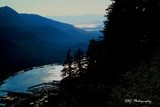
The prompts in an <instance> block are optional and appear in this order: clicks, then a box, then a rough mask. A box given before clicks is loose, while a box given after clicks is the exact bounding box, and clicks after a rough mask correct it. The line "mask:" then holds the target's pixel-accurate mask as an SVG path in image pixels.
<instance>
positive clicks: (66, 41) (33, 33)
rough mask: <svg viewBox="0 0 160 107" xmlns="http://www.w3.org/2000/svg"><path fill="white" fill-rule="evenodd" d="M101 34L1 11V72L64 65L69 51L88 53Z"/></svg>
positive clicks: (5, 9)
mask: <svg viewBox="0 0 160 107" xmlns="http://www.w3.org/2000/svg"><path fill="white" fill-rule="evenodd" d="M99 36H101V34H100V33H95V32H86V31H84V30H81V29H79V28H75V27H74V26H73V25H70V24H66V23H62V22H58V21H54V20H51V19H47V18H45V17H42V16H39V15H35V14H19V13H17V12H16V11H15V10H13V9H11V8H10V7H8V6H5V7H1V8H0V50H1V53H0V59H1V60H0V71H1V72H2V71H4V72H6V71H8V72H11V71H16V70H21V69H24V68H27V67H33V66H38V65H44V64H49V63H62V62H63V60H64V57H65V55H66V52H67V50H68V49H72V50H75V49H77V48H78V47H79V48H82V49H87V45H88V43H89V40H90V39H93V38H97V37H99Z"/></svg>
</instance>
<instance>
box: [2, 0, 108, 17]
mask: <svg viewBox="0 0 160 107" xmlns="http://www.w3.org/2000/svg"><path fill="white" fill-rule="evenodd" d="M110 3H111V2H110V0H0V7H2V6H9V7H11V8H13V9H15V10H16V11H17V12H19V13H34V14H39V15H42V16H67V15H71V16H77V15H84V14H105V9H106V8H107V6H108V5H109V4H110Z"/></svg>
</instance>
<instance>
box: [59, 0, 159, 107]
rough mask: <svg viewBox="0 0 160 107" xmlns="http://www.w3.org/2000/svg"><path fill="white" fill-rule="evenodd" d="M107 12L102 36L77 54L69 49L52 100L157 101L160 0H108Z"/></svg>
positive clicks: (100, 105)
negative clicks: (57, 95) (56, 94)
mask: <svg viewBox="0 0 160 107" xmlns="http://www.w3.org/2000/svg"><path fill="white" fill-rule="evenodd" d="M106 12H107V15H106V18H107V19H106V21H105V23H104V24H105V28H104V30H103V34H104V39H103V40H91V41H90V45H89V47H88V51H87V54H86V55H85V56H83V54H82V53H81V52H80V50H78V51H79V52H77V53H81V55H82V57H80V56H81V55H80V54H79V57H78V58H77V59H76V58H73V57H71V56H72V55H70V51H69V53H68V56H67V58H68V59H67V60H66V62H67V63H66V64H67V66H68V67H66V68H65V69H64V70H63V73H64V74H65V75H64V76H66V77H65V78H64V79H63V80H62V81H61V90H60V94H59V95H60V96H59V97H60V100H59V104H58V105H57V106H60V107H142V106H145V107H158V106H159V105H160V103H159V102H160V97H159V94H160V92H159V90H160V79H159V77H160V68H159V67H160V59H159V58H160V56H159V54H160V51H159V49H160V27H159V25H160V1H158V0H112V4H111V5H110V6H109V8H108V9H107V10H106ZM83 58H85V59H86V62H87V68H85V69H82V68H83V67H81V66H82V65H81V64H82V62H81V61H82V59H83ZM73 63H74V64H75V63H76V65H77V66H76V67H75V68H73V67H72V64H73ZM66 74H67V75H66ZM129 101H130V102H129ZM142 101H144V102H142ZM145 101H146V102H145Z"/></svg>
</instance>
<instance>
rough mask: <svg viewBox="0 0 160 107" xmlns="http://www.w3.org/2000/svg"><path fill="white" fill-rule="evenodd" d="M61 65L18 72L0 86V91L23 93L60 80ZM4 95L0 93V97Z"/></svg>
mask: <svg viewBox="0 0 160 107" xmlns="http://www.w3.org/2000/svg"><path fill="white" fill-rule="evenodd" d="M62 69H63V66H62V65H56V64H54V65H45V66H42V67H35V68H33V69H30V70H27V71H25V72H24V71H20V72H19V73H17V74H16V75H14V76H11V77H9V78H8V79H6V80H5V81H4V84H2V85H1V86H0V90H8V91H17V92H25V91H26V90H27V88H28V87H30V86H33V85H36V84H41V83H46V82H50V81H52V80H61V79H62V78H61V70H62ZM4 94H6V93H2V92H0V96H1V95H4Z"/></svg>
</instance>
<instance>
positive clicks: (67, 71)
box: [62, 49, 73, 77]
mask: <svg viewBox="0 0 160 107" xmlns="http://www.w3.org/2000/svg"><path fill="white" fill-rule="evenodd" d="M72 63H73V56H72V53H71V50H70V49H69V50H68V52H67V55H66V59H65V61H64V64H63V65H64V69H63V70H62V77H67V76H68V77H72Z"/></svg>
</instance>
